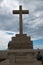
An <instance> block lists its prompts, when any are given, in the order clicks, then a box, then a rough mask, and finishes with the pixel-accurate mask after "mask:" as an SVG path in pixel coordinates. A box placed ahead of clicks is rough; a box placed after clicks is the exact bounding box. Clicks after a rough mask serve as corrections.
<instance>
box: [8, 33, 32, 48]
mask: <svg viewBox="0 0 43 65" xmlns="http://www.w3.org/2000/svg"><path fill="white" fill-rule="evenodd" d="M8 49H33V43H32V41H31V38H30V36H27V35H26V34H16V37H12V40H11V41H10V42H9V43H8Z"/></svg>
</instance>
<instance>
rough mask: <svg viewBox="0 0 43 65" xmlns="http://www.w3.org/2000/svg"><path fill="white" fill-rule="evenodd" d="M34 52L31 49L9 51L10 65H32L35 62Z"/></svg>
mask: <svg viewBox="0 0 43 65" xmlns="http://www.w3.org/2000/svg"><path fill="white" fill-rule="evenodd" d="M33 52H34V51H33V50H31V49H22V50H18V49H17V50H9V51H8V59H9V65H32V64H34V62H35V59H34V53H33Z"/></svg>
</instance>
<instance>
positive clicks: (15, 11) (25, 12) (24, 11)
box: [13, 10, 29, 14]
mask: <svg viewBox="0 0 43 65" xmlns="http://www.w3.org/2000/svg"><path fill="white" fill-rule="evenodd" d="M20 13H22V14H28V13H29V11H28V10H22V11H20V10H13V14H20Z"/></svg>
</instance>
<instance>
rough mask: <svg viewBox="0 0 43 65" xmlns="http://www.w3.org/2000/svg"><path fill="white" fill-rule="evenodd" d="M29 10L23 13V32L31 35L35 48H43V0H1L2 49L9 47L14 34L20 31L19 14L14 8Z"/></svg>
mask: <svg viewBox="0 0 43 65" xmlns="http://www.w3.org/2000/svg"><path fill="white" fill-rule="evenodd" d="M19 5H22V9H24V10H29V14H24V15H23V33H26V34H27V35H28V36H31V40H33V48H34V49H37V48H40V49H43V0H0V50H5V49H7V48H8V47H7V45H8V42H9V40H11V37H12V36H15V34H17V33H19V16H18V15H13V14H12V11H13V10H18V9H19Z"/></svg>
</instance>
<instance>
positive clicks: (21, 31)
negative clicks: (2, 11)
mask: <svg viewBox="0 0 43 65" xmlns="http://www.w3.org/2000/svg"><path fill="white" fill-rule="evenodd" d="M19 8H20V14H19V15H20V16H19V17H20V18H19V20H20V21H19V23H20V27H19V28H20V34H23V24H22V12H21V11H22V6H19Z"/></svg>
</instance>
